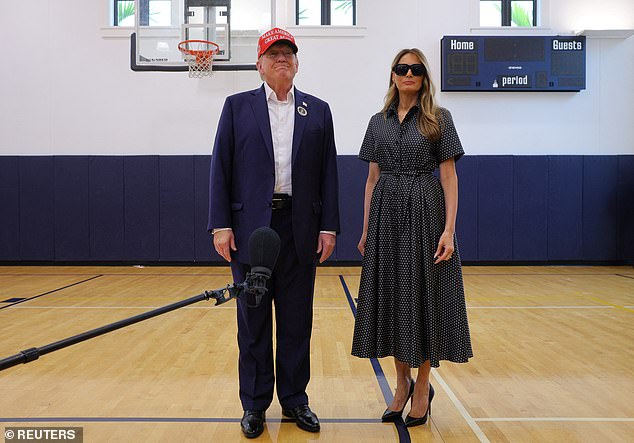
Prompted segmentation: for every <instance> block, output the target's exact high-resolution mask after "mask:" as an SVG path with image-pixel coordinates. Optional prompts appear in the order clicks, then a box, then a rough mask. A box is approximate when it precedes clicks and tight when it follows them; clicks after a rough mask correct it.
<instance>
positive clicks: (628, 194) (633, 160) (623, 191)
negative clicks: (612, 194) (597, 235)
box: [617, 155, 634, 260]
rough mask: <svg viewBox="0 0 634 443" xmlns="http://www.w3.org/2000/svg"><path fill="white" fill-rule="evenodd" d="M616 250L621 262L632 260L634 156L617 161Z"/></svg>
mask: <svg viewBox="0 0 634 443" xmlns="http://www.w3.org/2000/svg"><path fill="white" fill-rule="evenodd" d="M617 186H618V189H619V193H618V201H617V220H618V226H617V232H618V234H617V249H618V258H619V259H621V260H625V259H632V258H634V155H630V156H620V157H619V159H618V185H617Z"/></svg>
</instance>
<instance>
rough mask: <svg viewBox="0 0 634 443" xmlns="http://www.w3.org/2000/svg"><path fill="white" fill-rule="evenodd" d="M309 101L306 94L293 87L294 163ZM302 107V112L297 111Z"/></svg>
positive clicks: (308, 111)
mask: <svg viewBox="0 0 634 443" xmlns="http://www.w3.org/2000/svg"><path fill="white" fill-rule="evenodd" d="M309 104H310V103H309V102H308V100H307V97H306V94H304V93H303V92H300V91H299V90H297V88H295V110H294V114H295V128H294V130H293V160H292V163H295V157H297V151H299V146H300V143H301V141H302V136H303V135H304V128H305V127H306V122H307V121H308V115H309V113H310V108H309V106H308V105H309ZM301 109H303V110H304V111H302V113H301V114H300V113H299V110H301ZM302 114H303V115H302Z"/></svg>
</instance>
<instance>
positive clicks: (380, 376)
mask: <svg viewBox="0 0 634 443" xmlns="http://www.w3.org/2000/svg"><path fill="white" fill-rule="evenodd" d="M339 281H340V282H341V286H342V287H343V292H344V293H345V295H346V299H347V300H348V304H349V305H350V310H351V311H352V315H353V316H356V315H357V307H356V306H355V304H354V301H353V300H352V295H351V294H350V291H349V290H348V285H347V284H346V280H345V278H343V275H339ZM370 363H371V364H372V369H374V375H375V376H376V379H377V382H378V383H379V387H380V388H381V392H382V394H383V398H384V399H385V404H386V405H389V404H390V403H392V400H393V399H394V397H393V396H392V389H390V384H389V383H388V382H387V379H386V378H385V373H384V372H383V368H382V367H381V363H379V360H378V359H376V358H371V359H370ZM394 426H395V427H396V432H397V433H398V441H399V443H411V441H412V440H411V437H410V435H409V431H408V430H407V427H406V426H405V422H404V421H403V418H400V419H398V420H397V421H395V422H394Z"/></svg>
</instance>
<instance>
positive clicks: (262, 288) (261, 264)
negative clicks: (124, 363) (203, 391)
mask: <svg viewBox="0 0 634 443" xmlns="http://www.w3.org/2000/svg"><path fill="white" fill-rule="evenodd" d="M279 252H280V237H279V236H278V234H277V233H276V232H275V231H274V230H272V229H271V228H267V227H261V228H258V229H256V230H255V231H253V233H252V234H251V236H250V237H249V257H250V260H251V272H248V273H247V278H246V280H245V281H244V282H243V283H234V284H233V285H227V286H226V287H224V288H221V289H216V290H213V291H205V292H203V293H202V294H198V295H196V296H194V297H191V298H188V299H186V300H182V301H179V302H176V303H172V304H171V305H167V306H163V307H161V308H157V309H154V310H152V311H148V312H145V313H143V314H139V315H135V316H134V317H130V318H127V319H124V320H119V321H118V322H115V323H111V324H109V325H105V326H102V327H100V328H96V329H92V330H90V331H86V332H84V333H82V334H78V335H74V336H72V337H68V338H65V339H63V340H60V341H56V342H55V343H51V344H48V345H46V346H42V347H41V348H29V349H25V350H24V351H20V353H18V354H15V355H12V356H11V357H7V358H3V359H2V360H0V371H2V370H4V369H7V368H11V367H13V366H16V365H19V364H20V363H29V362H32V361H34V360H37V359H38V358H40V356H42V355H45V354H48V353H49V352H54V351H57V350H59V349H63V348H66V347H68V346H71V345H74V344H76V343H80V342H82V341H84V340H88V339H91V338H94V337H98V336H100V335H103V334H107V333H108V332H111V331H116V330H117V329H121V328H123V327H126V326H130V325H133V324H134V323H138V322H140V321H143V320H147V319H149V318H152V317H156V316H157V315H161V314H165V313H166V312H170V311H173V310H175V309H178V308H182V307H185V306H188V305H191V304H194V303H198V302H199V301H203V300H209V299H212V298H213V299H215V300H216V304H215V305H214V306H217V305H220V304H222V303H225V302H227V301H229V300H231V299H232V298H238V297H241V296H242V295H247V296H248V295H252V296H253V297H254V299H255V304H249V302H248V301H247V300H245V302H246V304H247V306H248V307H250V308H257V307H258V306H259V304H260V302H261V300H262V296H263V295H264V294H265V293H266V291H267V288H266V281H267V280H268V279H269V278H270V277H271V273H272V269H273V267H274V266H275V262H276V261H277V256H278V254H279Z"/></svg>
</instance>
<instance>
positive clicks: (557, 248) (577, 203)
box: [548, 156, 583, 261]
mask: <svg viewBox="0 0 634 443" xmlns="http://www.w3.org/2000/svg"><path fill="white" fill-rule="evenodd" d="M582 202H583V157H581V156H550V157H548V260H555V261H556V260H581V258H582V245H583V238H582V222H583V219H582V208H583V206H582Z"/></svg>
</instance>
